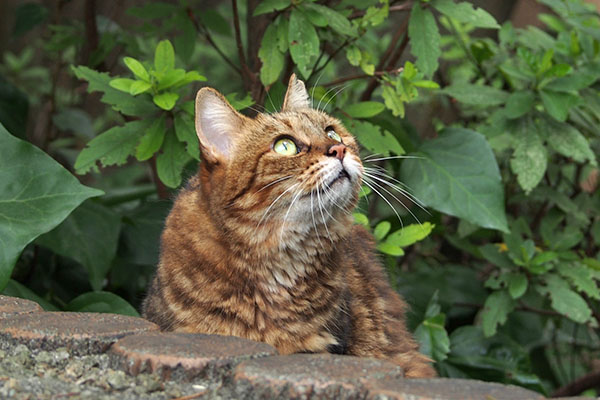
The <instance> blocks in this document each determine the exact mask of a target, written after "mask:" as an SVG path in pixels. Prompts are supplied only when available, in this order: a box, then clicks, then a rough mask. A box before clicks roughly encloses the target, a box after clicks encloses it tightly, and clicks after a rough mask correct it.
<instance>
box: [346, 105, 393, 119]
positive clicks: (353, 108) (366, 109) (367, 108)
mask: <svg viewBox="0 0 600 400" xmlns="http://www.w3.org/2000/svg"><path fill="white" fill-rule="evenodd" d="M383 110H385V106H384V105H383V104H381V103H380V102H378V101H363V102H360V103H354V104H350V105H349V106H346V107H344V112H346V114H348V115H349V116H351V117H352V118H371V117H374V116H376V115H377V114H379V113H380V112H382V111H383Z"/></svg>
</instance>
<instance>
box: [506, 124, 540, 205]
mask: <svg viewBox="0 0 600 400" xmlns="http://www.w3.org/2000/svg"><path fill="white" fill-rule="evenodd" d="M523 127H524V129H522V130H521V131H520V132H519V133H520V134H519V135H515V136H514V140H515V141H516V145H515V150H514V152H513V155H512V158H511V160H510V168H511V170H512V171H513V173H515V174H516V175H517V182H519V185H520V186H521V188H522V189H523V191H525V193H526V194H529V193H530V192H531V190H533V189H534V188H535V187H536V186H537V185H538V184H539V183H540V181H541V180H542V178H543V177H544V174H545V173H546V167H547V164H548V153H547V151H546V147H545V146H544V144H543V143H542V139H541V138H540V137H539V135H538V134H537V133H536V132H535V131H532V128H533V127H532V124H525V125H523Z"/></svg>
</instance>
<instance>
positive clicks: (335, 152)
mask: <svg viewBox="0 0 600 400" xmlns="http://www.w3.org/2000/svg"><path fill="white" fill-rule="evenodd" d="M345 154H346V146H344V145H343V144H341V143H338V144H334V145H333V146H331V147H330V148H329V149H328V150H327V155H328V156H332V157H336V158H338V159H339V160H340V161H341V160H343V159H344V155H345Z"/></svg>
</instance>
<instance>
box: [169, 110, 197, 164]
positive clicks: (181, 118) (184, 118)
mask: <svg viewBox="0 0 600 400" xmlns="http://www.w3.org/2000/svg"><path fill="white" fill-rule="evenodd" d="M175 134H176V135H177V138H178V139H179V141H180V142H185V143H186V150H187V152H188V154H189V155H190V156H192V157H193V158H195V159H196V160H200V144H199V142H198V136H196V127H195V126H194V121H193V120H192V117H190V116H189V115H187V114H185V113H179V114H177V115H176V116H175Z"/></svg>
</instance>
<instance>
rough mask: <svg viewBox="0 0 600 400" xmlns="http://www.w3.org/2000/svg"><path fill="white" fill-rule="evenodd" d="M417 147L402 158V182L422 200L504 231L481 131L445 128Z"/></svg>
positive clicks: (498, 190)
mask: <svg viewBox="0 0 600 400" xmlns="http://www.w3.org/2000/svg"><path fill="white" fill-rule="evenodd" d="M418 150H419V156H418V157H416V158H410V159H406V160H404V161H403V164H402V170H401V176H402V179H401V180H402V181H403V182H405V183H406V185H407V186H408V187H410V188H412V190H413V195H414V196H415V197H416V198H417V199H419V200H420V201H421V203H422V204H424V205H425V206H430V207H433V208H435V209H436V210H438V211H440V212H443V213H446V214H450V215H454V216H456V217H459V218H463V219H466V220H467V221H469V222H471V223H472V224H475V225H477V226H481V227H484V228H490V229H498V230H501V231H503V232H508V226H507V222H506V214H505V210H504V192H503V186H502V182H501V179H500V171H499V169H498V164H497V163H496V159H495V158H494V153H493V152H492V149H491V148H490V145H489V144H488V142H487V141H486V140H485V138H484V137H483V135H481V134H479V133H477V132H474V131H471V130H468V129H462V128H447V129H445V130H444V131H442V132H441V133H440V136H439V137H438V138H435V139H432V140H429V141H426V142H424V143H423V145H422V146H421V148H419V149H418ZM474 165H477V169H476V170H474V169H473V166H474Z"/></svg>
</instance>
